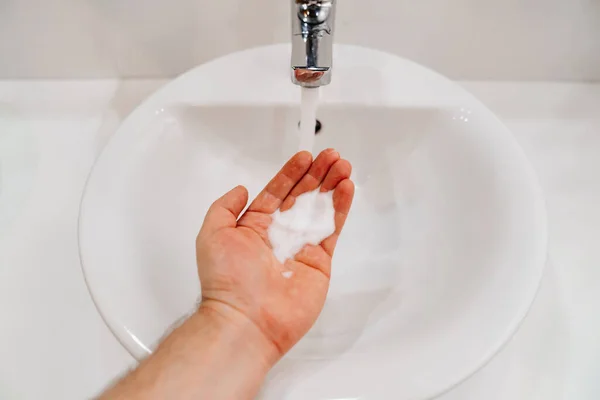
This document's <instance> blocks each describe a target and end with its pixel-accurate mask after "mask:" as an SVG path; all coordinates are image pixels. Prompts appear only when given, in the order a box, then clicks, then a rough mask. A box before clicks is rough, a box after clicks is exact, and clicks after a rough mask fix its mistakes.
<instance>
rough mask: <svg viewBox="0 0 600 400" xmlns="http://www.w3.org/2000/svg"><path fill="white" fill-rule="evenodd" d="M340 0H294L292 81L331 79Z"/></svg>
mask: <svg viewBox="0 0 600 400" xmlns="http://www.w3.org/2000/svg"><path fill="white" fill-rule="evenodd" d="M336 3H337V1H336V0H292V63H291V64H292V82H293V83H294V84H296V85H300V86H303V87H312V88H315V87H320V86H324V85H328V84H329V83H330V82H331V70H332V67H333V32H334V21H335V8H336Z"/></svg>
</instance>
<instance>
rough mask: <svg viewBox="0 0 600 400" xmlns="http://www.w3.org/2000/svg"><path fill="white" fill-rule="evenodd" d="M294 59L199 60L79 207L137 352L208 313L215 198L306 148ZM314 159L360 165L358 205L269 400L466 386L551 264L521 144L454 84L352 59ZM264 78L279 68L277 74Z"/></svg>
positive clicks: (109, 311)
mask: <svg viewBox="0 0 600 400" xmlns="http://www.w3.org/2000/svg"><path fill="white" fill-rule="evenodd" d="M288 58H289V47H288V46H285V45H280V46H270V47H264V48H258V49H254V50H249V51H245V52H240V53H235V54H232V55H229V56H227V57H224V58H221V59H218V60H215V61H213V62H211V63H208V64H205V65H202V66H200V67H198V68H196V69H194V70H192V71H190V72H188V73H186V74H184V75H182V76H181V77H179V78H177V79H176V80H175V81H173V82H172V83H170V84H168V85H166V86H165V87H163V88H162V89H160V90H159V91H158V92H157V93H155V94H154V95H152V96H151V97H150V98H149V99H148V100H147V101H146V102H144V103H143V104H142V105H141V106H140V107H139V108H138V109H136V110H135V111H134V112H133V113H132V114H131V115H130V116H129V117H128V118H127V120H126V121H125V122H124V123H123V125H122V126H121V127H120V129H119V130H118V132H117V133H116V134H115V136H114V137H113V138H112V139H111V141H110V143H109V144H108V146H107V148H106V149H105V150H104V152H103V154H102V155H101V157H100V158H99V160H98V162H97V164H96V166H95V168H94V170H93V172H92V174H91V176H90V179H89V181H88V184H87V187H86V191H85V193H84V197H83V199H82V205H81V213H80V226H79V238H80V251H81V258H82V265H83V269H84V273H85V277H86V281H87V283H88V286H89V288H90V292H91V293H92V296H93V298H94V301H95V303H96V305H97V307H98V309H99V311H100V313H101V314H102V316H103V318H104V319H105V321H106V322H107V324H108V325H109V327H110V328H111V330H112V331H113V332H114V333H115V335H116V336H117V338H118V339H119V340H120V341H121V343H123V345H124V346H125V347H126V348H127V349H128V350H129V351H130V352H131V353H132V354H133V355H134V356H136V357H137V358H142V357H144V356H145V355H147V354H148V353H149V352H150V351H151V350H152V348H153V347H154V345H155V344H156V342H157V341H158V340H159V339H160V337H161V336H162V335H163V333H164V331H165V330H166V329H168V327H169V326H170V325H171V324H173V323H174V322H175V321H176V320H177V319H178V318H180V317H181V316H182V315H185V313H186V312H188V311H189V310H190V309H191V307H193V305H194V303H195V301H196V299H197V297H198V295H199V284H198V281H197V278H196V275H195V274H196V273H195V257H194V239H195V235H196V233H197V230H198V228H199V227H200V225H201V223H202V219H203V216H204V213H205V211H206V210H207V208H208V206H209V205H210V203H211V202H212V201H213V200H214V199H215V198H217V197H218V196H220V195H221V194H222V193H224V192H225V191H226V190H228V189H230V188H231V187H233V186H235V185H237V184H244V185H246V186H247V187H248V188H249V190H250V192H251V195H254V194H256V193H257V192H258V191H259V190H260V188H261V187H262V186H263V185H264V183H265V182H266V181H267V180H268V178H269V177H270V176H272V174H273V173H274V172H275V171H276V170H277V169H278V168H279V166H280V164H281V162H282V161H283V160H284V159H285V158H287V157H288V156H289V155H290V154H291V153H292V152H293V148H294V146H295V140H296V138H294V132H296V129H297V124H298V118H299V115H300V111H299V104H298V102H299V98H300V93H299V88H297V87H294V86H293V85H291V84H290V83H289V76H288V65H287V63H288V62H289V60H288ZM335 60H336V70H335V73H334V81H333V83H332V85H331V86H328V87H326V88H324V89H323V91H322V105H321V108H320V111H319V119H320V121H321V122H322V124H323V129H322V131H321V134H320V135H319V136H318V138H317V149H316V150H317V151H318V150H320V149H323V148H327V147H335V148H336V149H338V150H339V151H340V153H341V154H342V155H343V156H344V157H345V158H347V159H349V160H350V161H351V162H352V163H353V165H354V175H353V178H354V180H355V182H356V184H357V193H356V200H355V205H354V207H353V210H352V213H351V216H350V218H349V221H348V225H347V228H346V230H345V232H344V235H343V236H342V238H341V240H340V242H339V247H338V250H337V252H336V256H335V259H334V265H333V276H332V287H331V291H330V295H329V297H328V302H327V304H326V307H325V309H324V311H323V314H322V316H321V318H320V319H319V321H318V322H317V324H316V326H315V327H314V328H313V330H312V331H311V332H310V333H309V334H308V335H307V337H306V338H305V339H304V340H303V341H302V342H300V343H299V344H298V346H297V347H296V348H294V349H293V351H292V352H291V353H290V354H289V355H288V357H286V359H284V360H283V361H282V362H281V363H280V364H279V365H278V367H277V368H276V369H275V370H274V371H273V373H272V375H271V377H270V379H269V382H268V383H267V385H266V387H265V390H264V393H263V394H262V396H263V398H265V399H282V398H285V399H307V398H322V399H342V398H344V399H354V398H382V399H387V398H394V399H425V398H428V397H431V396H433V395H436V394H439V393H441V392H443V391H444V390H446V389H448V388H449V387H451V386H453V385H455V384H456V383H458V382H460V381H461V380H462V379H464V378H465V377H467V376H468V375H470V374H471V373H473V372H474V371H475V370H476V369H477V368H479V367H480V366H481V365H483V364H484V363H485V362H486V361H487V360H489V359H490V358H491V357H492V356H493V355H494V354H495V353H496V352H497V351H498V350H499V349H500V347H501V346H502V345H503V344H504V343H506V341H507V340H508V339H509V338H510V337H511V335H512V334H513V333H514V332H515V330H516V329H517V327H518V325H519V323H520V321H521V320H522V319H523V317H524V316H525V314H526V313H527V311H528V309H529V307H530V305H531V302H532V300H533V298H534V296H535V293H536V290H537V287H538V285H539V281H540V279H541V276H542V271H543V266H544V261H545V254H546V220H545V210H544V204H543V198H542V195H541V193H540V190H539V188H538V184H537V181H536V179H535V176H534V174H533V172H532V170H531V168H530V166H529V164H528V162H527V160H526V159H525V157H524V156H523V154H522V152H521V150H520V149H519V148H518V146H517V145H516V143H515V142H514V140H513V138H512V137H511V135H510V133H509V132H508V131H507V130H506V128H505V127H504V126H503V125H502V124H501V123H500V122H499V121H498V120H497V118H495V117H494V115H493V114H492V113H491V112H490V111H489V110H487V109H486V108H485V107H484V106H483V105H481V104H480V103H479V102H478V101H477V100H476V99H474V98H473V97H472V96H471V95H469V94H468V93H467V92H465V91H464V90H463V89H461V88H460V87H459V86H457V85H456V84H454V83H452V82H451V81H449V80H447V79H446V78H444V77H442V76H439V75H437V74H435V73H433V72H431V71H429V70H427V69H425V68H423V67H421V66H419V65H417V64H414V63H411V62H409V61H406V60H404V59H401V58H398V57H396V56H393V55H389V54H386V53H382V52H378V51H374V50H369V49H364V48H359V47H353V46H338V47H337V48H336V54H335ZM264 65H269V66H271V69H270V70H269V71H268V72H266V71H265V70H264Z"/></svg>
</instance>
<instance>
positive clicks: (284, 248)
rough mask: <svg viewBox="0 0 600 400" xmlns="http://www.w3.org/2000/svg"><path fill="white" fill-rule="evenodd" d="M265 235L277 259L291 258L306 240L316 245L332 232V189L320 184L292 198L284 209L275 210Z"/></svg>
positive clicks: (333, 220)
mask: <svg viewBox="0 0 600 400" xmlns="http://www.w3.org/2000/svg"><path fill="white" fill-rule="evenodd" d="M272 217H273V222H272V223H271V225H270V226H269V229H268V235H269V240H270V241H271V246H273V253H274V254H275V257H276V258H277V260H279V261H280V262H281V263H284V262H285V260H288V259H292V258H294V256H295V255H296V254H297V253H298V252H299V251H300V250H302V248H303V247H304V246H305V245H307V244H312V245H315V246H316V245H318V244H320V243H321V242H322V241H323V240H324V239H326V238H327V237H329V236H331V235H332V234H333V233H334V232H335V210H334V208H333V191H329V192H325V193H321V192H320V188H319V189H316V190H314V191H312V192H308V193H304V194H302V195H300V196H298V197H297V198H296V202H295V203H294V206H293V207H292V208H290V209H289V210H287V211H284V212H281V211H279V210H277V211H275V213H273V215H272Z"/></svg>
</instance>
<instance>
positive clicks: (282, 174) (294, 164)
mask: <svg viewBox="0 0 600 400" xmlns="http://www.w3.org/2000/svg"><path fill="white" fill-rule="evenodd" d="M311 164H312V154H310V153H309V152H308V151H301V152H300V153H297V154H296V155H295V156H293V157H292V158H291V159H290V160H289V161H288V162H287V163H286V164H285V165H284V166H283V168H282V169H281V171H279V172H278V173H277V175H275V177H274V178H273V179H271V182H269V183H268V184H267V186H266V187H265V188H264V189H263V191H262V192H260V194H259V195H258V196H257V197H256V199H254V201H253V202H252V204H250V208H248V210H249V211H256V212H262V213H266V214H272V213H274V212H275V210H277V209H278V208H279V207H280V206H281V203H282V202H283V201H284V200H285V198H286V197H287V195H288V194H289V193H290V191H291V190H292V189H293V188H294V186H296V184H297V183H298V182H299V181H300V179H302V177H303V176H304V175H305V174H306V172H307V171H308V169H309V168H310V166H311Z"/></svg>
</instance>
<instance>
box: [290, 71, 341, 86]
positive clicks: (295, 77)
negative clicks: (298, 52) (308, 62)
mask: <svg viewBox="0 0 600 400" xmlns="http://www.w3.org/2000/svg"><path fill="white" fill-rule="evenodd" d="M330 71H331V68H318V67H309V68H307V67H292V82H293V83H294V84H295V85H299V86H303V87H309V88H316V87H320V86H324V85H329V84H330V83H331V73H330Z"/></svg>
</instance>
